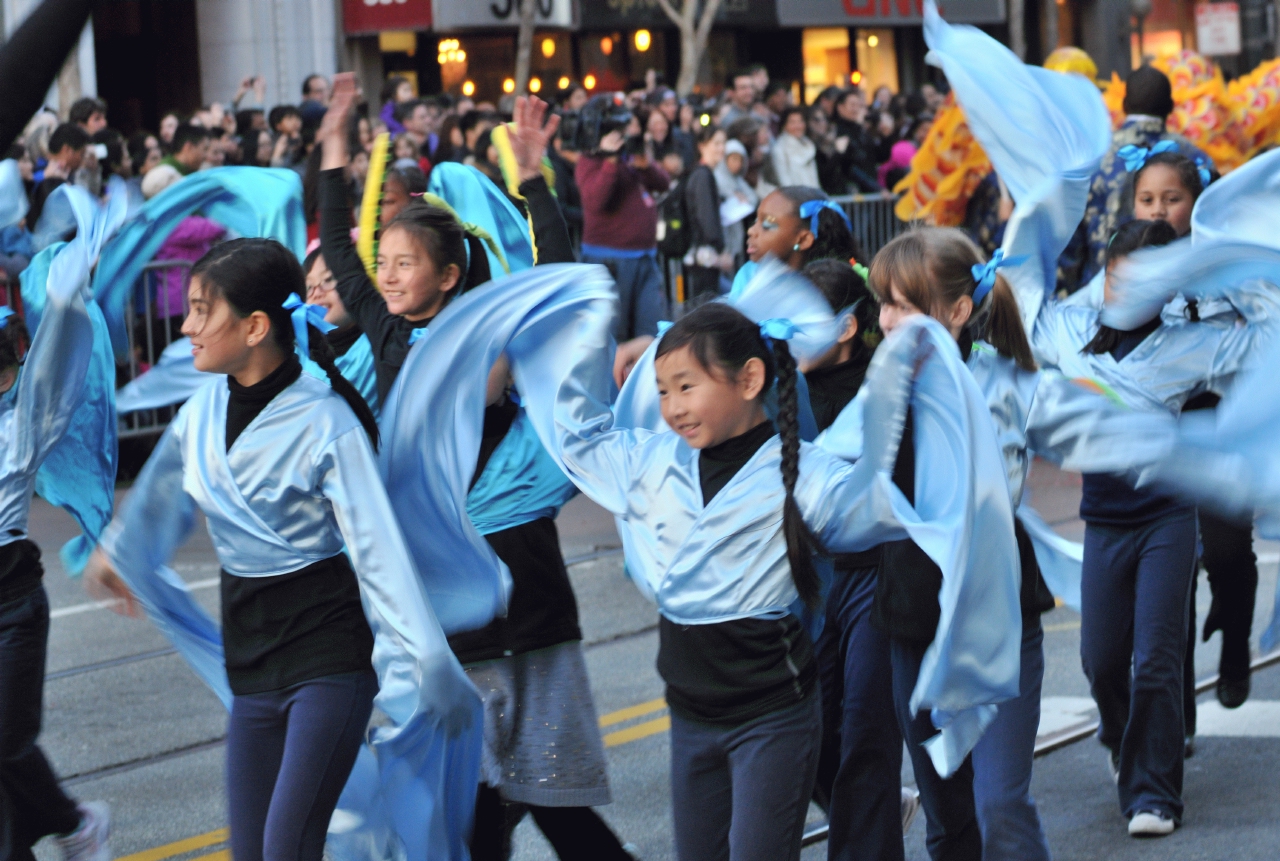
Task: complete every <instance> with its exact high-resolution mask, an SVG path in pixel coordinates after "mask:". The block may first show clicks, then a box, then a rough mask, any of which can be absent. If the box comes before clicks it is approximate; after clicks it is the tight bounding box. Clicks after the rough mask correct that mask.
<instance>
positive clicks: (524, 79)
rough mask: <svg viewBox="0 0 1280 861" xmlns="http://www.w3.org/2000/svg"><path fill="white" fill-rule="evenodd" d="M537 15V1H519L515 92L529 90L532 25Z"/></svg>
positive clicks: (531, 58)
mask: <svg viewBox="0 0 1280 861" xmlns="http://www.w3.org/2000/svg"><path fill="white" fill-rule="evenodd" d="M537 15H538V0H521V3H520V35H519V36H518V37H517V39H516V92H517V93H519V94H524V93H526V92H528V90H529V66H530V64H531V63H532V61H533V24H534V21H535V20H536V19H537Z"/></svg>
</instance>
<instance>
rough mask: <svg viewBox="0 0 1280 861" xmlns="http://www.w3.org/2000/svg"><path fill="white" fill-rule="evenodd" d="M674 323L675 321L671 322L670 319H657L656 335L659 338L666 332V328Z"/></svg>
mask: <svg viewBox="0 0 1280 861" xmlns="http://www.w3.org/2000/svg"><path fill="white" fill-rule="evenodd" d="M674 325H675V323H672V322H671V321H670V320H659V321H658V337H659V338H661V337H662V336H663V335H665V334H667V330H668V329H670V328H671V327H672V326H674Z"/></svg>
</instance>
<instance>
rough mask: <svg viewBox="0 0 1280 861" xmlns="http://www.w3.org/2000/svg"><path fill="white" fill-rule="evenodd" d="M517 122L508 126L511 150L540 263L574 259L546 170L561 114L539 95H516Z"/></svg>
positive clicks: (566, 228) (558, 205)
mask: <svg viewBox="0 0 1280 861" xmlns="http://www.w3.org/2000/svg"><path fill="white" fill-rule="evenodd" d="M512 120H513V124H512V125H510V126H508V127H507V133H508V140H509V141H510V142H511V151H512V153H513V154H514V155H515V158H516V166H517V169H518V171H519V176H518V181H519V183H520V185H519V191H520V196H521V197H523V198H524V202H525V205H526V206H527V207H528V208H529V219H530V221H532V222H533V236H534V240H535V242H536V243H537V246H538V259H537V262H538V263H539V264H544V263H573V262H574V255H573V242H572V240H570V238H569V228H568V227H567V226H566V225H565V223H564V215H563V213H561V211H560V204H559V203H558V202H557V201H556V197H555V195H554V194H552V193H551V189H550V188H548V187H547V180H546V178H545V177H544V176H543V174H542V158H543V156H544V155H546V152H547V147H548V146H549V144H550V142H551V141H552V140H554V139H555V135H556V129H558V128H559V127H560V116H559V115H558V114H555V113H550V112H548V110H547V103H546V102H544V101H542V99H539V98H538V97H537V96H529V97H527V98H526V97H524V96H520V97H518V98H517V99H516V105H515V112H514V114H513V115H512Z"/></svg>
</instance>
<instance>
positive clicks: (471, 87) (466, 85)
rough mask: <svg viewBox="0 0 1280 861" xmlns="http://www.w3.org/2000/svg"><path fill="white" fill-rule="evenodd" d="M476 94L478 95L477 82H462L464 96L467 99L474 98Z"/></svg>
mask: <svg viewBox="0 0 1280 861" xmlns="http://www.w3.org/2000/svg"><path fill="white" fill-rule="evenodd" d="M475 94H476V82H475V81H463V82H462V95H464V96H466V97H467V98H471V97H472V96H474V95H475Z"/></svg>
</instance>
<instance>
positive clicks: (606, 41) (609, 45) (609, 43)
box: [600, 36, 613, 57]
mask: <svg viewBox="0 0 1280 861" xmlns="http://www.w3.org/2000/svg"><path fill="white" fill-rule="evenodd" d="M600 53H601V54H604V55H605V56H606V57H607V56H609V55H610V54H612V53H613V40H612V39H610V38H609V37H608V36H605V37H604V38H603V39H601V40H600Z"/></svg>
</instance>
